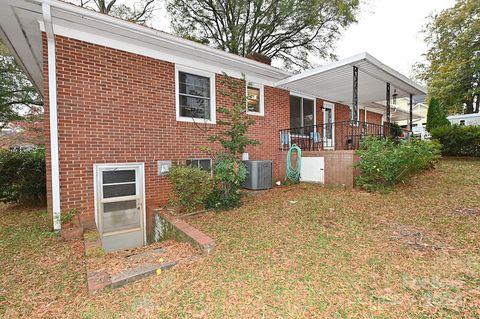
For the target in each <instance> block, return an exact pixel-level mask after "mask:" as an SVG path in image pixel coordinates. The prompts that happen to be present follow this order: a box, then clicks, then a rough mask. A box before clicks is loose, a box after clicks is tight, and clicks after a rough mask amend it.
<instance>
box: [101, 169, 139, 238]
mask: <svg viewBox="0 0 480 319" xmlns="http://www.w3.org/2000/svg"><path fill="white" fill-rule="evenodd" d="M100 168H104V169H109V168H119V169H131V168H133V169H135V168H139V169H140V175H141V177H140V178H141V179H140V184H139V185H137V192H138V191H139V187H140V189H141V191H142V195H143V196H142V208H143V216H142V223H143V225H142V226H141V227H142V228H143V244H144V245H146V243H147V231H146V225H147V204H146V189H145V163H143V162H135V163H105V164H93V189H94V192H93V200H94V206H95V207H94V213H95V225H96V226H97V228H98V229H99V230H100V225H99V218H100V217H99V216H98V214H99V208H98V205H99V201H100V198H99V197H100V194H99V193H98V187H101V185H99V180H100V178H99V177H98V173H99V169H100Z"/></svg>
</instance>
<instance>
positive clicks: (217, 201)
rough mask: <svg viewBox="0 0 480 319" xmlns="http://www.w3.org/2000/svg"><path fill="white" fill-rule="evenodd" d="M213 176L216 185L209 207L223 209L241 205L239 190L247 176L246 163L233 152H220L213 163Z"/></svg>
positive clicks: (209, 200) (208, 202)
mask: <svg viewBox="0 0 480 319" xmlns="http://www.w3.org/2000/svg"><path fill="white" fill-rule="evenodd" d="M213 176H214V181H215V187H214V190H213V192H212V193H211V195H210V196H209V198H208V201H207V207H208V208H214V209H216V210H221V209H229V208H233V207H238V206H240V205H241V200H240V194H239V193H238V190H239V188H240V186H241V184H242V182H243V181H244V180H245V179H246V178H247V169H246V168H245V165H244V164H243V163H242V162H241V161H239V160H238V159H237V158H236V157H235V155H233V154H229V153H222V154H219V155H218V156H217V158H216V159H215V161H214V163H213Z"/></svg>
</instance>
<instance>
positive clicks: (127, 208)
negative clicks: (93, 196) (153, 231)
mask: <svg viewBox="0 0 480 319" xmlns="http://www.w3.org/2000/svg"><path fill="white" fill-rule="evenodd" d="M137 227H140V211H139V210H138V209H137V201H136V200H129V201H123V202H115V203H105V204H103V231H104V232H112V231H118V230H124V229H131V228H137Z"/></svg>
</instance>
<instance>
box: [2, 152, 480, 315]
mask: <svg viewBox="0 0 480 319" xmlns="http://www.w3.org/2000/svg"><path fill="white" fill-rule="evenodd" d="M465 208H470V209H471V210H465ZM458 209H464V210H458ZM475 209H480V161H460V160H443V161H441V162H440V163H439V164H438V167H437V169H436V170H432V171H429V172H427V173H425V174H423V175H421V176H418V177H417V178H416V179H414V180H413V181H412V183H411V185H408V186H407V185H405V186H401V187H398V188H397V190H396V191H395V192H392V193H390V194H387V195H381V194H368V193H365V192H362V191H359V190H353V191H345V190H339V189H329V188H322V187H320V186H317V185H303V184H300V185H294V186H290V187H282V188H276V189H274V190H272V191H268V192H264V193H262V194H260V195H257V196H252V197H250V198H248V200H247V201H246V203H245V205H244V206H243V207H241V208H239V209H236V210H232V211H228V212H222V213H218V214H217V213H208V214H205V215H202V216H201V217H197V218H194V219H191V220H190V221H189V222H190V223H191V224H193V225H194V226H196V227H198V228H200V229H202V230H203V231H204V232H205V233H207V234H209V235H211V236H212V237H213V238H215V240H216V242H217V251H216V252H215V253H214V254H213V255H212V256H209V257H205V258H201V259H199V260H196V261H194V262H191V263H188V264H182V265H179V266H177V267H175V268H173V269H172V270H170V271H166V272H163V273H162V274H161V275H160V276H154V277H150V278H147V279H144V280H142V281H139V282H136V283H133V284H130V285H128V286H126V287H124V288H121V289H116V290H110V291H106V292H104V293H101V294H99V295H96V296H93V297H89V296H88V294H87V291H86V284H85V274H84V262H83V257H82V246H81V243H80V242H72V243H64V242H62V241H60V240H59V239H58V238H57V237H56V236H55V235H53V234H52V233H51V232H49V231H48V229H49V225H48V224H47V215H46V213H45V212H43V211H32V210H26V209H20V208H15V209H14V208H12V207H7V206H4V207H2V208H0V210H2V211H1V212H0V253H1V258H0V317H2V316H3V317H6V318H9V317H12V318H16V317H19V316H25V317H54V316H64V317H81V318H111V317H126V318H129V317H153V318H197V317H198V318H203V317H208V318H224V317H230V318H240V317H242V318H243V317H244V318H303V317H328V318H431V317H434V318H435V317H442V318H445V317H446V318H449V317H451V318H461V317H464V318H475V317H480V212H479V211H476V210H475ZM475 214H478V216H474V215H475Z"/></svg>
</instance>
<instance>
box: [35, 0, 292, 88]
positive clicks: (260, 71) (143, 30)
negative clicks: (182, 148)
mask: <svg viewBox="0 0 480 319" xmlns="http://www.w3.org/2000/svg"><path fill="white" fill-rule="evenodd" d="M33 1H35V2H38V3H48V4H50V5H51V6H52V7H55V8H56V9H57V10H56V11H57V12H56V14H55V11H54V17H55V18H57V16H58V19H56V21H57V23H58V21H59V20H61V19H62V18H61V17H60V16H61V15H62V14H68V15H70V17H69V20H70V22H72V23H73V24H76V25H77V26H76V29H78V30H77V31H83V32H87V30H86V29H87V28H88V23H89V21H93V22H96V23H101V24H102V26H104V27H105V28H106V29H108V28H111V29H112V30H114V33H115V34H117V35H120V36H124V37H125V38H126V39H128V40H130V39H139V37H146V38H149V39H150V41H149V42H150V44H155V45H156V46H161V45H162V43H163V44H164V45H168V46H171V47H174V48H176V49H177V50H178V51H179V52H180V51H182V50H183V51H184V52H190V53H192V52H193V53H194V52H197V53H198V55H199V56H200V55H202V56H203V57H207V56H208V58H209V59H210V60H211V61H215V62H217V63H222V64H225V65H227V66H229V67H227V68H226V70H230V71H231V70H239V71H237V73H239V74H241V73H242V72H243V73H246V74H251V75H252V76H255V74H257V77H263V78H271V80H270V82H272V83H270V85H272V84H273V82H275V81H277V80H278V79H282V78H285V77H288V76H290V75H291V73H290V72H287V71H284V70H281V69H277V68H275V67H273V66H270V65H266V64H263V63H260V62H258V61H254V60H251V59H248V58H244V57H240V56H238V55H235V54H232V53H228V52H224V51H222V50H218V49H214V48H211V47H208V46H206V45H203V44H200V43H196V42H194V41H190V40H185V39H182V38H180V37H177V36H174V35H171V34H168V33H165V32H162V31H158V30H155V29H152V28H148V27H145V26H141V25H137V24H135V23H131V22H127V21H124V20H121V19H118V18H115V17H111V16H108V15H104V14H100V13H98V12H94V11H91V10H86V9H83V8H80V7H77V6H74V5H71V4H68V3H64V2H62V1H56V0H33ZM72 15H73V16H72ZM55 31H56V33H57V29H55ZM98 31H101V30H96V29H95V30H93V31H91V32H88V33H89V34H91V35H92V34H96V33H97V32H98ZM87 42H91V41H87ZM128 42H130V41H128ZM137 42H138V41H137ZM104 45H105V44H104ZM106 46H109V45H108V43H107V44H106ZM197 58H198V59H201V58H199V57H198V56H197ZM194 63H195V64H197V62H196V61H194ZM207 64H209V63H207ZM187 65H191V64H190V63H189V64H187ZM252 73H253V74H252Z"/></svg>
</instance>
